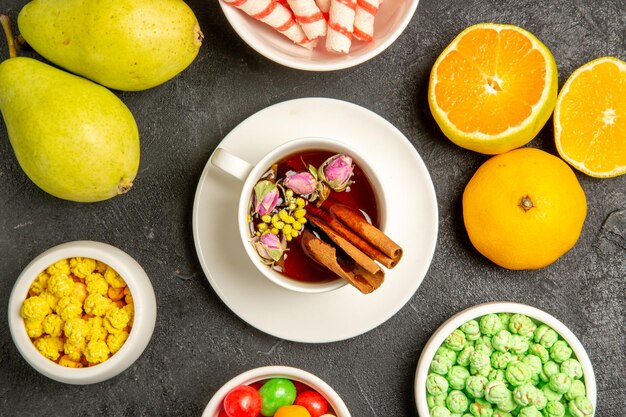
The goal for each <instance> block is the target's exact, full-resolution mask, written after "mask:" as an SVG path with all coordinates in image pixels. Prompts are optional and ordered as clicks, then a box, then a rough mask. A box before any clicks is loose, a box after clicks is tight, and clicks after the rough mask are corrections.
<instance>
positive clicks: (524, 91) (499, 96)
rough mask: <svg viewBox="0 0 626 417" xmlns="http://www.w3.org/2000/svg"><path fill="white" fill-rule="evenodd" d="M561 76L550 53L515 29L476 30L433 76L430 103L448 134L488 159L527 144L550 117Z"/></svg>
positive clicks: (449, 51) (458, 42)
mask: <svg viewBox="0 0 626 417" xmlns="http://www.w3.org/2000/svg"><path fill="white" fill-rule="evenodd" d="M556 91H557V72H556V65H555V63H554V58H553V57H552V54H551V53H550V51H549V50H548V49H547V48H546V47H545V46H544V45H543V44H542V43H541V42H540V41H539V40H538V39H537V38H535V37H534V36H533V35H532V34H530V33H529V32H527V31H525V30H524V29H521V28H518V27H516V26H511V25H499V24H491V23H484V24H479V25H475V26H472V27H470V28H468V29H466V30H465V31H463V32H462V33H461V34H459V35H458V36H457V38H456V39H455V40H454V41H453V42H452V43H451V44H450V45H449V46H448V47H447V48H446V50H444V52H443V53H442V54H441V55H440V57H439V58H438V59H437V61H436V62H435V65H434V66H433V69H432V72H431V81H430V87H429V103H430V106H431V110H432V112H433V116H434V117H435V119H436V120H437V122H438V124H439V125H440V127H441V128H442V130H443V132H444V134H446V136H448V138H450V139H451V140H452V141H453V142H455V143H456V144H457V145H460V146H462V147H465V148H468V149H471V150H475V151H478V152H483V153H487V154H495V153H502V152H505V151H507V150H510V149H513V148H516V147H519V146H522V145H524V144H526V143H528V142H529V141H530V140H532V139H533V138H534V136H535V135H536V134H537V133H538V132H539V130H540V129H541V127H542V126H543V125H544V124H545V122H546V121H547V119H548V118H549V117H550V114H551V112H552V109H553V108H554V102H555V101H556Z"/></svg>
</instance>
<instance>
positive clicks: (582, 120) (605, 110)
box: [554, 57, 626, 178]
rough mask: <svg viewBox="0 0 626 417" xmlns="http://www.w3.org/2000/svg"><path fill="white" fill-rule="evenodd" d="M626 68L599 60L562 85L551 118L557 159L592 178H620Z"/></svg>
mask: <svg viewBox="0 0 626 417" xmlns="http://www.w3.org/2000/svg"><path fill="white" fill-rule="evenodd" d="M625 97H626V62H624V61H621V60H619V59H617V58H613V57H602V58H598V59H596V60H593V61H591V62H588V63H587V64H585V65H583V66H582V67H580V68H578V69H577V70H576V71H574V72H573V73H572V75H571V76H570V78H569V79H568V80H567V81H566V82H565V85H564V86H563V89H562V90H561V93H560V94H559V98H558V100H557V105H556V110H555V112H554V138H555V141H556V147H557V150H558V152H559V154H560V155H561V157H562V158H563V159H565V160H566V161H567V162H568V163H569V164H570V165H572V166H573V167H574V168H576V169H578V170H579V171H582V172H584V173H585V174H587V175H590V176H592V177H598V178H608V177H615V176H618V175H622V174H625V173H626V99H625Z"/></svg>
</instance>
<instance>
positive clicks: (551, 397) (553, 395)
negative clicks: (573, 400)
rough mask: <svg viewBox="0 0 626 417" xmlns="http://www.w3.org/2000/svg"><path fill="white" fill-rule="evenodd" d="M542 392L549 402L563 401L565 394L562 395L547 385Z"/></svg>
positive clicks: (542, 388)
mask: <svg viewBox="0 0 626 417" xmlns="http://www.w3.org/2000/svg"><path fill="white" fill-rule="evenodd" d="M541 392H543V395H544V397H546V400H548V401H561V398H563V394H560V393H558V392H556V391H554V390H553V389H552V388H550V384H546V385H544V386H543V387H541Z"/></svg>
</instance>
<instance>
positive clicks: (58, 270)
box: [46, 259, 70, 275]
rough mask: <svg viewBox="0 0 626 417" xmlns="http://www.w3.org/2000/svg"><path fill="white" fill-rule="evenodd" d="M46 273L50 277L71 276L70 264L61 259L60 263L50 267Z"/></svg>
mask: <svg viewBox="0 0 626 417" xmlns="http://www.w3.org/2000/svg"><path fill="white" fill-rule="evenodd" d="M46 272H48V274H50V275H69V274H70V264H69V263H68V262H67V259H61V260H60V261H58V262H55V263H54V264H52V265H50V266H49V267H48V269H46Z"/></svg>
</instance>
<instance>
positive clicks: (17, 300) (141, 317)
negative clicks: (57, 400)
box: [8, 241, 156, 385]
mask: <svg viewBox="0 0 626 417" xmlns="http://www.w3.org/2000/svg"><path fill="white" fill-rule="evenodd" d="M73 257H86V258H91V259H96V260H98V261H101V262H104V263H105V264H107V265H109V266H111V267H112V268H113V269H115V270H116V271H117V272H118V273H119V274H120V276H121V277H122V278H123V279H124V281H125V282H126V284H127V285H128V287H129V289H130V292H131V294H132V296H133V303H134V304H135V309H134V319H133V328H132V329H131V331H130V333H129V335H128V339H127V340H126V342H125V343H124V345H123V346H122V347H121V348H120V350H119V351H117V352H116V353H115V354H114V355H112V356H111V357H110V358H108V359H107V360H106V361H104V362H102V363H100V364H97V365H94V366H91V367H86V368H68V367H65V366H62V365H59V364H57V363H55V362H53V361H51V360H49V359H48V358H46V357H44V356H43V355H42V354H41V353H40V352H39V351H38V350H37V348H36V347H35V345H34V344H33V341H32V340H31V339H30V337H29V336H28V333H27V332H26V327H25V326H24V319H23V318H22V316H21V314H20V310H21V306H22V303H23V302H24V300H25V299H26V297H27V296H28V290H29V288H30V285H31V284H32V282H33V281H34V280H35V278H36V277H37V275H39V274H40V273H41V272H42V271H44V270H45V269H46V268H48V267H49V266H50V265H52V264H53V263H55V262H57V261H59V260H62V259H68V258H73ZM137 306H139V308H137ZM8 319H9V330H10V332H11V337H12V338H13V342H14V343H15V346H16V347H17V349H18V351H19V353H20V354H21V355H22V357H23V358H24V359H25V360H26V362H28V364H29V365H31V366H32V367H33V368H35V370H37V371H38V372H40V373H41V374H43V375H45V376H47V377H49V378H51V379H54V380H56V381H59V382H64V383H68V384H77V385H82V384H92V383H96V382H101V381H104V380H106V379H109V378H112V377H114V376H115V375H117V374H119V373H121V372H123V371H124V370H125V369H126V368H128V367H129V366H130V365H132V364H133V363H134V362H135V361H136V360H137V359H138V358H139V356H140V355H141V354H142V353H143V351H144V349H145V348H146V346H147V345H148V342H149V341H150V338H151V336H152V333H153V331H154V326H155V323H156V297H155V295H154V290H153V288H152V284H151V282H150V279H149V278H148V276H147V274H146V273H145V271H144V270H143V269H142V268H141V266H140V265H139V264H138V263H137V262H136V261H135V260H134V259H133V258H132V257H130V255H128V254H127V253H126V252H123V251H122V250H121V249H118V248H116V247H114V246H111V245H108V244H106V243H102V242H95V241H73V242H66V243H63V244H60V245H57V246H55V247H52V248H50V249H48V250H46V251H45V252H43V253H41V254H40V255H39V256H37V257H36V258H35V259H33V260H32V261H31V262H30V263H29V264H28V265H27V266H26V267H25V268H24V269H23V270H22V272H21V273H20V275H19V276H18V278H17V280H16V281H15V284H14V286H13V289H12V291H11V295H10V297H9V303H8Z"/></svg>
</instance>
